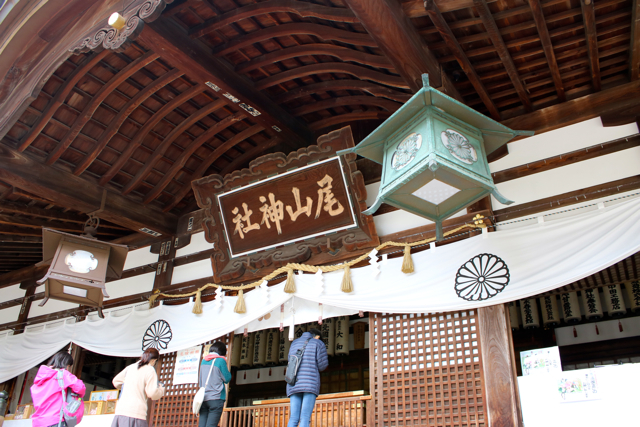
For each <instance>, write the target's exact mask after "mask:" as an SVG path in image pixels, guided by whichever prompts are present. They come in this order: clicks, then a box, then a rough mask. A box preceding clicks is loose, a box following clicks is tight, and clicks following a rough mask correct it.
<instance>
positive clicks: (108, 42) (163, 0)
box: [69, 0, 173, 53]
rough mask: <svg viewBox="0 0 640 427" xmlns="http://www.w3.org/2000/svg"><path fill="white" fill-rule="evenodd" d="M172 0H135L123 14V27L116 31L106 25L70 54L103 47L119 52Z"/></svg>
mask: <svg viewBox="0 0 640 427" xmlns="http://www.w3.org/2000/svg"><path fill="white" fill-rule="evenodd" d="M171 3H173V0H137V1H135V2H134V3H133V4H131V5H130V6H129V8H128V9H127V10H126V11H125V12H124V18H125V20H126V24H125V26H124V27H123V28H122V29H120V30H116V29H115V28H113V27H111V26H109V25H106V26H104V27H102V28H100V29H99V30H97V31H95V32H93V34H91V35H89V36H87V37H84V38H83V39H82V40H80V42H78V43H77V44H75V45H74V46H73V47H72V48H71V49H69V51H70V52H73V53H84V52H89V51H91V50H95V49H99V48H101V47H104V48H105V49H109V50H121V49H123V48H124V47H126V45H127V44H128V43H129V42H131V41H133V40H135V39H136V38H137V37H138V35H140V33H141V32H142V28H143V27H144V23H145V22H153V21H155V20H156V19H158V17H159V16H160V15H161V14H162V11H163V10H164V8H165V7H166V5H167V4H171Z"/></svg>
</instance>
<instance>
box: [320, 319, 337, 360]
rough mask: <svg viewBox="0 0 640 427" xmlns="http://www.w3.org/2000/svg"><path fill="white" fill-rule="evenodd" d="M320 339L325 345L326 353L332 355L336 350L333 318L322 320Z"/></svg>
mask: <svg viewBox="0 0 640 427" xmlns="http://www.w3.org/2000/svg"><path fill="white" fill-rule="evenodd" d="M321 332H322V341H323V342H324V345H326V346H327V355H329V356H333V355H334V354H335V350H336V324H335V322H334V319H324V320H323V321H322V329H321Z"/></svg>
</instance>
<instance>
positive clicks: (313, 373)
mask: <svg viewBox="0 0 640 427" xmlns="http://www.w3.org/2000/svg"><path fill="white" fill-rule="evenodd" d="M320 335H322V333H321V332H320V331H319V330H317V329H310V330H309V331H308V332H305V333H304V334H302V336H301V337H300V338H298V339H297V340H295V341H293V342H292V343H291V348H290V349H289V356H291V355H293V354H295V353H296V351H297V350H298V349H301V348H302V347H303V346H304V344H305V342H307V341H309V342H308V344H307V347H306V348H305V350H304V355H303V356H302V363H301V364H300V367H299V368H298V375H297V376H296V383H295V385H289V384H287V396H288V397H289V398H290V400H291V408H290V412H289V424H288V425H287V427H297V426H298V423H300V427H309V422H310V421H311V413H312V412H313V407H314V406H315V404H316V397H318V394H320V372H322V371H324V370H325V369H327V366H329V357H328V356H327V347H326V346H325V344H324V342H322V340H321V339H320Z"/></svg>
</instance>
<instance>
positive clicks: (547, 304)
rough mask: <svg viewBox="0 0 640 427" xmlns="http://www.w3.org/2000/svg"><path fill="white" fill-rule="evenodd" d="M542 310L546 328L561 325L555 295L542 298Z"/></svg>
mask: <svg viewBox="0 0 640 427" xmlns="http://www.w3.org/2000/svg"><path fill="white" fill-rule="evenodd" d="M539 299H540V309H541V310H542V323H543V324H544V326H557V325H559V324H560V313H559V312H558V303H557V301H556V296H555V295H547V296H544V297H540V298H539Z"/></svg>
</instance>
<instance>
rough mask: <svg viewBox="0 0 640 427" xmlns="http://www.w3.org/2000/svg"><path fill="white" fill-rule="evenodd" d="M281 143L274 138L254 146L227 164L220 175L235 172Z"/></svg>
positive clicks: (278, 139)
mask: <svg viewBox="0 0 640 427" xmlns="http://www.w3.org/2000/svg"><path fill="white" fill-rule="evenodd" d="M281 142H282V140H281V139H280V138H279V137H277V136H274V137H272V138H271V139H269V140H268V141H266V142H263V143H261V144H258V145H256V146H255V147H253V148H251V149H250V150H247V151H246V152H245V153H244V154H242V155H240V156H238V157H236V158H235V159H233V160H232V161H231V163H229V164H228V165H227V166H225V167H224V169H222V170H221V171H220V175H221V176H225V175H226V174H228V173H232V172H235V171H236V170H238V169H239V168H240V166H242V165H244V164H247V163H249V162H250V161H251V160H253V159H255V158H257V157H260V156H262V155H264V154H265V152H266V151H267V150H268V149H269V148H272V147H275V146H276V145H278V144H279V143H281Z"/></svg>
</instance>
